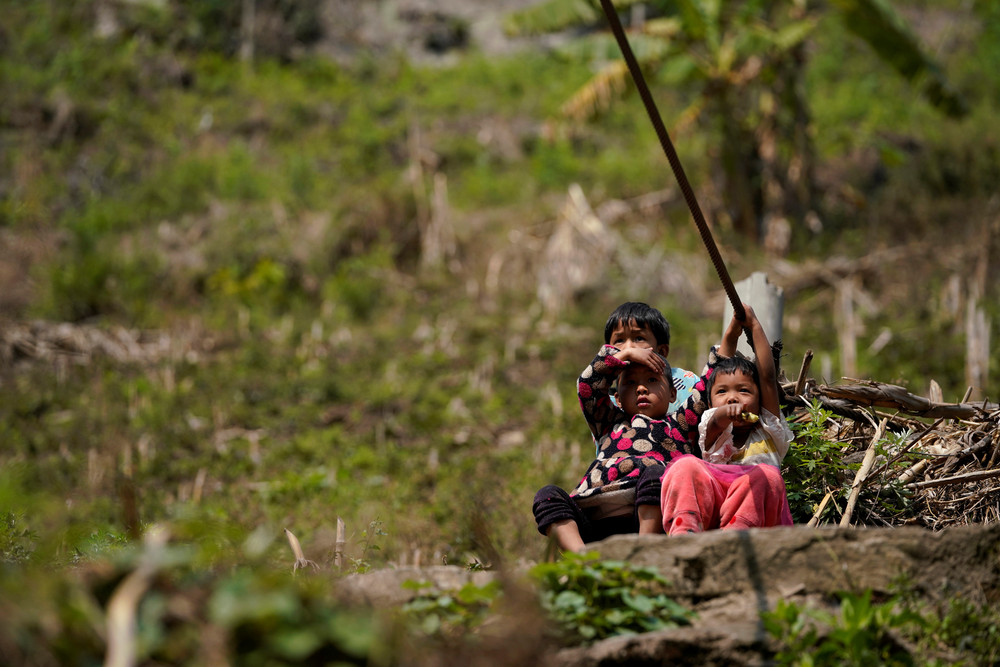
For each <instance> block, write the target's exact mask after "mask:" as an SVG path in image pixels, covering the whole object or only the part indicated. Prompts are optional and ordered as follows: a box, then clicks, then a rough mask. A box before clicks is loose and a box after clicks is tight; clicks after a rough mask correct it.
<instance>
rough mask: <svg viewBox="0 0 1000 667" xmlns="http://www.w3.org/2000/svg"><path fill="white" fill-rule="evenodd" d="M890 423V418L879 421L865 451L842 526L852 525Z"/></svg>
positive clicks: (842, 519) (855, 477)
mask: <svg viewBox="0 0 1000 667" xmlns="http://www.w3.org/2000/svg"><path fill="white" fill-rule="evenodd" d="M888 423H889V420H888V419H883V420H882V421H881V422H879V425H878V428H877V429H876V430H875V437H873V438H872V444H870V445H868V451H867V452H865V459H864V461H862V462H861V468H859V469H858V474H857V475H855V476H854V483H853V484H852V485H851V495H850V497H848V499H847V509H845V510H844V516H842V517H841V518H840V525H841V527H844V526H849V525H851V514H853V513H854V506H855V505H856V504H857V502H858V496H859V495H861V488H862V487H863V486H864V485H865V481H866V479H867V477H868V471H869V470H871V468H872V463H874V461H875V451H876V445H878V441H879V440H881V439H882V435H883V434H885V426H886V424H888Z"/></svg>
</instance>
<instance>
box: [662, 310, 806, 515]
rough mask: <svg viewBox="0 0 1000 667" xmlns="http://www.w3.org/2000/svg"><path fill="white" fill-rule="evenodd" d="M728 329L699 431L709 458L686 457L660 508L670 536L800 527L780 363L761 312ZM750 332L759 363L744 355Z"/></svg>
mask: <svg viewBox="0 0 1000 667" xmlns="http://www.w3.org/2000/svg"><path fill="white" fill-rule="evenodd" d="M744 308H745V310H746V320H745V321H743V322H740V321H737V320H736V318H735V316H734V318H733V320H732V322H730V324H729V327H728V328H727V329H726V333H725V336H724V337H723V342H722V346H721V347H720V348H719V356H720V357H725V358H724V359H721V360H719V362H718V364H717V365H716V366H715V368H714V372H713V373H712V374H711V376H710V377H709V378H708V381H707V393H708V400H709V405H711V408H710V409H709V410H706V411H705V413H704V415H703V416H702V420H701V422H700V423H699V425H698V432H699V445H700V447H701V450H702V452H704V457H705V459H704V460H702V459H699V458H696V457H694V456H683V457H680V458H678V459H676V460H675V461H674V462H673V463H672V464H671V465H670V466H669V467H668V468H667V472H666V473H665V474H664V476H663V482H662V486H661V491H660V507H661V510H662V513H663V529H664V531H665V532H666V533H668V534H670V535H678V534H682V533H698V532H702V531H704V530H710V529H713V528H721V529H723V530H726V529H741V528H764V527H771V526H790V525H792V515H791V512H790V511H789V508H788V498H787V495H786V493H785V482H784V480H783V479H782V478H781V470H780V465H781V459H782V458H783V457H784V456H785V454H786V453H787V452H788V446H789V443H790V442H791V440H792V432H791V429H789V428H788V424H786V423H785V420H784V418H783V417H781V409H780V406H779V403H778V387H777V384H776V382H775V370H774V359H773V357H772V356H771V345H770V343H769V342H768V340H767V335H766V334H765V333H764V330H763V328H762V327H761V324H760V322H759V321H758V320H757V317H756V315H755V314H754V312H753V309H752V308H750V306H747V305H746V304H744ZM744 327H748V328H749V329H750V334H751V339H752V341H753V348H754V356H755V357H756V362H751V361H750V360H749V359H746V358H745V357H742V356H737V353H736V343H737V342H738V341H739V337H740V333H741V332H742V330H743V328H744Z"/></svg>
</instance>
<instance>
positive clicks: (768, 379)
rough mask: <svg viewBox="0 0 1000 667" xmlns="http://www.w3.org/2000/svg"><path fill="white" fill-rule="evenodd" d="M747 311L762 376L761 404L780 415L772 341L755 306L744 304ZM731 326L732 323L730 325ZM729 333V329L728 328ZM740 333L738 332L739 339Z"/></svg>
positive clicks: (759, 373) (754, 349)
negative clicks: (765, 331)
mask: <svg viewBox="0 0 1000 667" xmlns="http://www.w3.org/2000/svg"><path fill="white" fill-rule="evenodd" d="M743 307H744V308H745V309H746V312H747V319H746V321H745V324H746V325H747V326H748V327H749V328H750V337H751V338H752V339H753V353H754V356H755V357H756V363H757V374H758V375H759V376H760V406H761V407H762V408H764V409H765V410H767V411H768V412H770V413H771V414H772V415H780V414H781V412H780V410H781V404H780V402H779V401H778V385H777V379H776V377H775V375H776V371H775V369H774V357H773V356H772V354H771V343H770V342H769V341H768V340H767V334H766V333H764V327H763V326H761V323H760V320H758V319H757V315H756V314H755V313H754V312H753V308H751V307H750V306H748V305H746V304H743ZM730 326H731V325H730ZM727 333H728V329H727ZM738 338H739V335H738V334H737V339H738Z"/></svg>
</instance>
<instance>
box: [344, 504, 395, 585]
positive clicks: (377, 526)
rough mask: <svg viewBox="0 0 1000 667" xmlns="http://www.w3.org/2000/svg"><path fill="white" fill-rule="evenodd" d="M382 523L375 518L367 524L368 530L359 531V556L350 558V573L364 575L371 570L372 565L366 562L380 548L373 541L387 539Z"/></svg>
mask: <svg viewBox="0 0 1000 667" xmlns="http://www.w3.org/2000/svg"><path fill="white" fill-rule="evenodd" d="M388 535H389V533H387V532H385V529H384V528H383V523H382V521H381V520H380V519H379V518H378V517H376V518H374V519H372V521H371V523H369V524H368V528H367V529H365V530H363V531H361V540H362V542H361V555H360V556H359V557H357V558H351V571H352V572H358V573H365V572H368V571H370V570H371V568H372V565H371V563H370V562H368V559H369V558H370V557H371V554H372V553H374V552H376V551H380V550H381V549H382V547H381V546H380V545H379V544H378V543H377V542H376V541H375V540H376V539H378V538H380V537H387V536H388Z"/></svg>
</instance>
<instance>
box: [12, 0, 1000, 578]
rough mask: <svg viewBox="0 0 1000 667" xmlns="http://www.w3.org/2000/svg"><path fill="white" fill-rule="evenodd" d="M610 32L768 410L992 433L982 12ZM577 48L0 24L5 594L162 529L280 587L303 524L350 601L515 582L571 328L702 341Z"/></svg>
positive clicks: (397, 16) (275, 31) (901, 1)
mask: <svg viewBox="0 0 1000 667" xmlns="http://www.w3.org/2000/svg"><path fill="white" fill-rule="evenodd" d="M619 4H620V5H621V8H622V17H623V20H624V21H625V23H626V24H627V25H629V26H630V27H631V29H632V32H631V33H630V37H631V39H632V40H634V43H633V48H635V50H636V52H637V54H638V55H639V57H640V59H641V60H642V61H643V63H644V65H645V67H646V71H647V76H648V77H649V80H650V83H651V86H652V87H653V90H654V95H655V97H656V99H657V103H658V105H659V107H660V111H661V113H662V114H663V116H664V121H665V123H666V125H667V127H668V128H669V129H670V132H671V137H672V138H673V140H674V142H675V144H676V146H677V149H678V152H679V154H680V157H681V161H682V163H683V165H684V167H685V169H686V171H687V174H688V176H689V178H690V179H691V181H692V183H693V185H694V188H695V191H696V193H697V195H698V199H699V202H700V203H701V206H702V208H703V209H704V211H705V213H706V217H707V218H708V219H709V221H710V223H711V224H712V227H713V230H714V234H715V238H716V242H717V243H718V245H719V247H720V249H721V252H722V254H723V257H724V259H725V260H726V262H727V265H728V267H729V271H730V273H731V274H732V276H733V277H734V279H736V280H740V279H742V278H745V277H747V276H748V275H750V273H752V272H754V271H764V272H766V273H767V274H768V275H769V277H770V279H771V282H772V283H774V284H776V285H778V286H780V287H782V288H783V289H784V294H785V318H784V331H783V334H782V338H783V342H784V357H783V360H782V367H783V369H784V371H785V372H786V373H787V374H788V376H789V377H790V378H791V379H794V378H795V376H796V374H797V371H798V368H799V364H800V362H801V360H802V358H803V355H804V354H805V352H806V351H807V350H812V351H813V352H814V353H815V355H816V357H815V361H814V362H813V366H812V369H811V374H812V375H813V376H814V377H816V378H819V379H821V380H822V381H830V382H833V381H836V380H837V379H838V378H840V377H842V376H847V377H856V378H872V379H876V380H879V381H883V382H891V383H897V384H901V385H904V386H905V387H907V388H908V389H909V390H910V391H911V392H913V393H916V394H920V395H928V394H929V393H930V392H931V391H932V386H933V385H932V381H933V384H936V385H937V386H939V387H940V389H941V397H942V398H943V400H945V401H950V402H954V401H960V400H962V399H963V397H965V396H966V394H967V390H969V389H970V388H971V392H970V393H969V397H970V398H971V399H973V400H979V399H985V398H989V399H991V400H994V401H995V400H996V398H997V396H998V394H1000V391H998V390H1000V378H998V376H997V372H996V369H997V361H998V359H1000V355H998V353H997V352H996V350H995V349H994V348H995V345H994V346H991V342H990V333H991V331H993V330H994V329H995V326H996V324H995V323H996V322H997V320H998V317H1000V311H998V306H997V290H998V284H997V278H996V276H997V271H996V263H997V260H998V257H997V248H996V241H995V239H996V236H997V233H996V232H997V228H998V225H1000V199H998V197H997V183H998V182H1000V133H998V131H997V112H998V107H1000V5H998V4H997V3H995V2H991V1H988V0H935V1H933V2H931V1H929V0H894V1H893V2H891V3H889V2H884V1H883V0H878V1H874V0H873V1H871V2H854V1H852V0H831V1H830V2H825V3H815V2H807V1H805V0H796V1H786V2H775V3H772V2H754V1H752V0H746V1H742V2H732V3H707V2H705V3H702V2H683V1H682V2H672V1H669V0H663V1H658V0H650V1H649V2H645V3H639V2H620V3H619ZM716 4H718V5H719V6H716ZM604 25H605V24H604V21H603V19H602V17H601V14H600V9H599V6H598V5H597V4H591V5H589V13H588V5H587V3H558V2H551V3H539V2H530V1H528V0H523V1H520V0H519V1H514V0H510V1H507V2H471V1H470V0H463V1H462V2H458V1H456V2H420V1H417V0H410V1H407V0H397V1H391V0H384V1H381V2H376V1H374V0H373V1H370V2H351V1H348V0H303V1H301V2H292V1H290V0H244V1H242V2H236V1H235V0H234V1H232V2H222V1H212V2H206V1H203V0H202V1H195V0H80V1H78V2H72V3H64V2H53V1H43V0H25V1H23V2H17V3H9V6H7V7H6V8H5V11H4V20H3V22H2V25H0V72H2V74H0V100H2V101H0V147H2V150H0V355H2V356H0V440H2V443H3V446H2V450H0V517H3V520H4V523H3V526H2V527H0V555H2V558H3V560H4V562H5V563H7V566H5V567H7V568H11V567H15V566H16V567H19V568H20V567H23V568H29V569H30V568H32V567H46V568H48V567H51V566H52V564H57V565H74V564H79V563H87V562H96V561H99V560H101V559H103V558H105V557H108V556H112V555H114V554H115V553H117V552H118V551H119V550H123V549H127V547H128V545H129V544H130V542H131V540H132V539H133V538H135V537H137V536H138V535H139V534H141V533H142V532H143V531H144V530H145V529H146V528H147V527H148V526H150V525H151V524H153V523H161V522H166V523H169V524H170V525H171V526H172V531H173V534H174V536H175V538H176V539H178V540H179V541H181V542H183V541H185V540H189V541H191V542H196V543H198V544H200V545H201V548H202V549H206V550H207V551H206V552H205V554H206V555H205V556H204V558H205V561H204V562H205V563H209V564H211V563H227V562H232V561H233V560H239V559H241V558H247V557H248V556H247V555H246V554H248V553H251V552H252V553H253V554H254V557H255V558H262V559H264V562H265V563H273V564H274V565H275V566H276V567H280V568H284V567H286V566H288V564H289V563H290V559H289V552H288V550H287V545H285V544H284V542H283V539H284V538H283V537H282V536H281V532H280V531H281V529H283V528H288V529H289V530H291V531H293V532H294V533H295V534H296V535H298V536H299V537H300V539H301V540H302V543H303V546H304V547H305V548H306V552H307V554H308V555H309V556H310V557H311V558H313V559H315V560H317V561H320V562H324V563H328V562H329V560H330V558H332V550H333V548H334V531H335V526H336V521H337V518H338V517H340V518H342V519H343V521H344V522H345V525H346V528H347V553H346V558H347V560H348V563H349V564H353V567H354V568H355V569H365V568H367V567H380V566H383V565H385V564H387V563H399V562H407V563H412V562H414V561H419V562H423V563H425V564H429V563H441V562H448V563H470V562H482V563H487V564H488V563H491V562H495V561H496V560H498V559H507V560H512V561H516V560H519V559H523V560H529V561H530V560H537V559H539V558H541V557H542V555H543V553H544V550H545V542H544V540H543V538H541V537H540V536H539V535H538V534H537V533H536V532H535V528H534V522H533V520H532V516H531V511H530V505H531V499H532V495H533V493H534V492H535V490H536V489H538V488H540V487H541V486H543V485H544V484H547V483H550V482H554V483H558V484H560V485H563V486H571V485H573V484H575V482H576V481H577V480H578V476H579V475H581V474H582V472H583V470H584V469H585V467H586V465H587V463H588V461H589V458H590V456H591V455H592V451H593V450H592V447H593V445H592V442H591V440H590V437H589V434H588V431H587V428H586V425H585V424H584V421H583V419H582V417H581V415H580V413H579V409H578V406H577V402H576V396H575V387H574V384H575V379H576V377H577V374H578V373H579V371H580V370H581V369H582V368H583V367H584V365H585V364H586V363H587V362H588V361H589V360H590V359H591V357H592V355H593V354H594V352H595V351H596V350H597V348H598V346H599V344H600V343H601V342H602V327H603V325H604V322H605V319H606V317H607V315H608V314H609V313H610V312H611V310H612V309H613V308H614V307H615V306H616V305H618V304H619V303H621V302H623V301H627V300H641V301H646V302H649V303H651V304H653V305H655V306H657V307H659V308H660V309H662V310H663V311H664V312H665V314H666V315H667V316H668V318H669V319H670V321H671V323H672V325H673V340H672V344H671V354H670V357H671V361H672V362H673V363H674V364H675V365H678V366H682V367H685V368H690V369H694V370H700V368H701V366H702V364H703V360H704V356H705V352H706V351H707V347H708V345H710V344H711V343H713V342H714V341H715V340H716V339H717V337H718V336H719V334H720V333H721V330H722V326H723V322H722V311H723V306H724V296H723V294H722V291H721V288H720V286H719V284H718V280H717V278H716V276H715V273H714V270H713V267H712V265H711V263H710V261H709V260H708V257H707V254H706V253H705V251H704V249H703V247H702V245H701V240H700V238H699V236H698V234H697V232H696V229H695V227H694V224H693V222H692V220H691V217H690V214H689V212H688V210H687V208H686V207H685V205H684V201H683V198H682V197H680V196H679V193H678V191H677V188H676V185H675V181H674V178H673V176H672V174H671V173H670V170H669V166H668V164H667V161H666V159H665V158H664V156H663V154H662V152H661V150H660V147H659V145H658V143H657V141H656V136H655V134H654V132H653V130H652V127H651V125H650V123H649V120H648V119H647V117H646V115H645V111H644V109H643V107H642V104H641V102H640V100H639V99H638V96H637V95H635V94H634V90H633V89H632V88H631V84H630V83H629V81H628V77H627V73H626V72H624V70H623V69H622V67H621V56H620V53H619V52H618V50H617V46H616V45H615V44H614V41H613V40H612V39H611V37H610V35H609V34H608V33H607V32H606V31H605V29H604ZM991 371H992V373H991ZM250 538H252V539H250ZM248 545H250V546H248ZM253 545H257V546H253ZM251 547H252V548H251ZM19 571H20V570H10V569H7V570H5V572H7V573H8V575H9V576H13V575H10V573H11V572H19ZM11 581H13V579H8V580H7V582H6V584H5V585H8V584H9V585H13V584H11Z"/></svg>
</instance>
